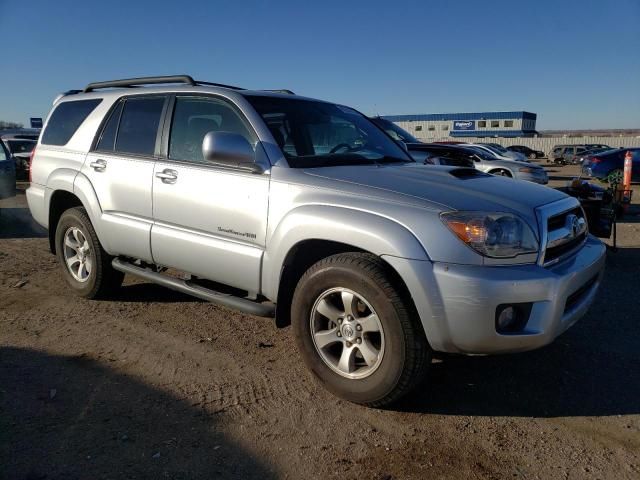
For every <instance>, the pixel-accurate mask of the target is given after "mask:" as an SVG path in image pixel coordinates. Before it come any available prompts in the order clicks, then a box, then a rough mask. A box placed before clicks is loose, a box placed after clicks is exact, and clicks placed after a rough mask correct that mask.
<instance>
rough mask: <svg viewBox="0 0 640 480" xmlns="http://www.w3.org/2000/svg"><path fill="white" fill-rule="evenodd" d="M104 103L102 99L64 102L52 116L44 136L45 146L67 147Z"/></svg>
mask: <svg viewBox="0 0 640 480" xmlns="http://www.w3.org/2000/svg"><path fill="white" fill-rule="evenodd" d="M100 102H102V99H100V98H95V99H91V100H75V101H71V102H63V103H61V104H60V105H58V106H57V107H56V109H55V110H54V111H53V113H52V114H51V118H49V122H48V123H47V128H46V129H45V131H44V133H43V134H42V143H43V144H45V145H66V144H67V143H68V142H69V140H71V137H73V134H74V133H76V131H77V130H78V128H79V127H80V125H82V122H84V121H85V120H86V118H87V117H88V116H89V114H90V113H91V112H92V111H93V110H94V109H95V108H96V107H97V106H98V104H100Z"/></svg>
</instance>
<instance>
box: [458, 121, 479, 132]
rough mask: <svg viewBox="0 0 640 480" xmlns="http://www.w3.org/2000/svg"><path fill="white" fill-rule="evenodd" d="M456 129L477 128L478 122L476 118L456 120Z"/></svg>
mask: <svg viewBox="0 0 640 480" xmlns="http://www.w3.org/2000/svg"><path fill="white" fill-rule="evenodd" d="M453 129H454V130H475V129H476V122H475V120H455V121H454V122H453Z"/></svg>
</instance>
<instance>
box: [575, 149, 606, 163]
mask: <svg viewBox="0 0 640 480" xmlns="http://www.w3.org/2000/svg"><path fill="white" fill-rule="evenodd" d="M609 150H615V148H611V147H604V148H593V149H590V150H586V151H584V152H581V153H576V154H574V155H573V156H571V157H569V163H570V164H572V165H578V164H581V163H582V162H583V161H584V159H585V158H586V157H588V156H589V155H596V154H598V153H603V152H608V151H609Z"/></svg>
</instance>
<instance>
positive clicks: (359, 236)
mask: <svg viewBox="0 0 640 480" xmlns="http://www.w3.org/2000/svg"><path fill="white" fill-rule="evenodd" d="M309 240H319V241H323V240H324V241H327V242H337V243H340V244H344V245H348V246H353V247H354V248H355V249H358V250H362V251H366V252H369V253H373V254H375V255H378V256H382V255H390V256H396V257H402V258H411V259H416V260H429V257H428V254H427V252H426V250H425V248H424V246H423V245H422V244H421V243H420V242H419V241H418V239H417V238H416V237H415V236H414V234H413V233H412V232H411V231H409V229H407V228H406V227H405V226H403V225H401V224H399V223H398V222H396V221H394V220H392V219H389V218H387V217H383V216H381V215H376V214H373V213H370V212H365V211H361V210H355V209H350V208H345V207H336V206H330V205H305V206H301V207H297V208H295V209H294V210H292V211H290V212H289V213H288V214H287V215H286V216H285V217H284V218H282V220H281V221H280V222H279V223H278V225H277V227H276V228H275V229H274V230H273V234H272V235H270V236H269V237H268V239H267V249H266V251H265V256H264V261H263V269H262V285H263V293H264V295H265V296H266V297H267V298H272V299H275V298H277V297H278V290H279V287H280V278H281V273H282V270H283V267H284V266H285V262H286V261H287V257H288V255H289V252H291V251H292V250H293V249H294V248H295V247H296V246H297V245H298V244H300V243H302V242H305V241H309Z"/></svg>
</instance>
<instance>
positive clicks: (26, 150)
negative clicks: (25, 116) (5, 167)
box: [0, 128, 40, 180]
mask: <svg viewBox="0 0 640 480" xmlns="http://www.w3.org/2000/svg"><path fill="white" fill-rule="evenodd" d="M39 135H40V131H39V130H35V129H26V128H25V129H13V130H0V143H3V144H4V146H5V147H6V149H7V150H9V153H10V155H11V156H12V157H13V159H14V162H15V164H16V177H17V178H18V179H19V180H26V179H28V178H29V157H30V156H31V151H32V150H33V148H34V147H35V146H36V144H37V143H38V136H39Z"/></svg>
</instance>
